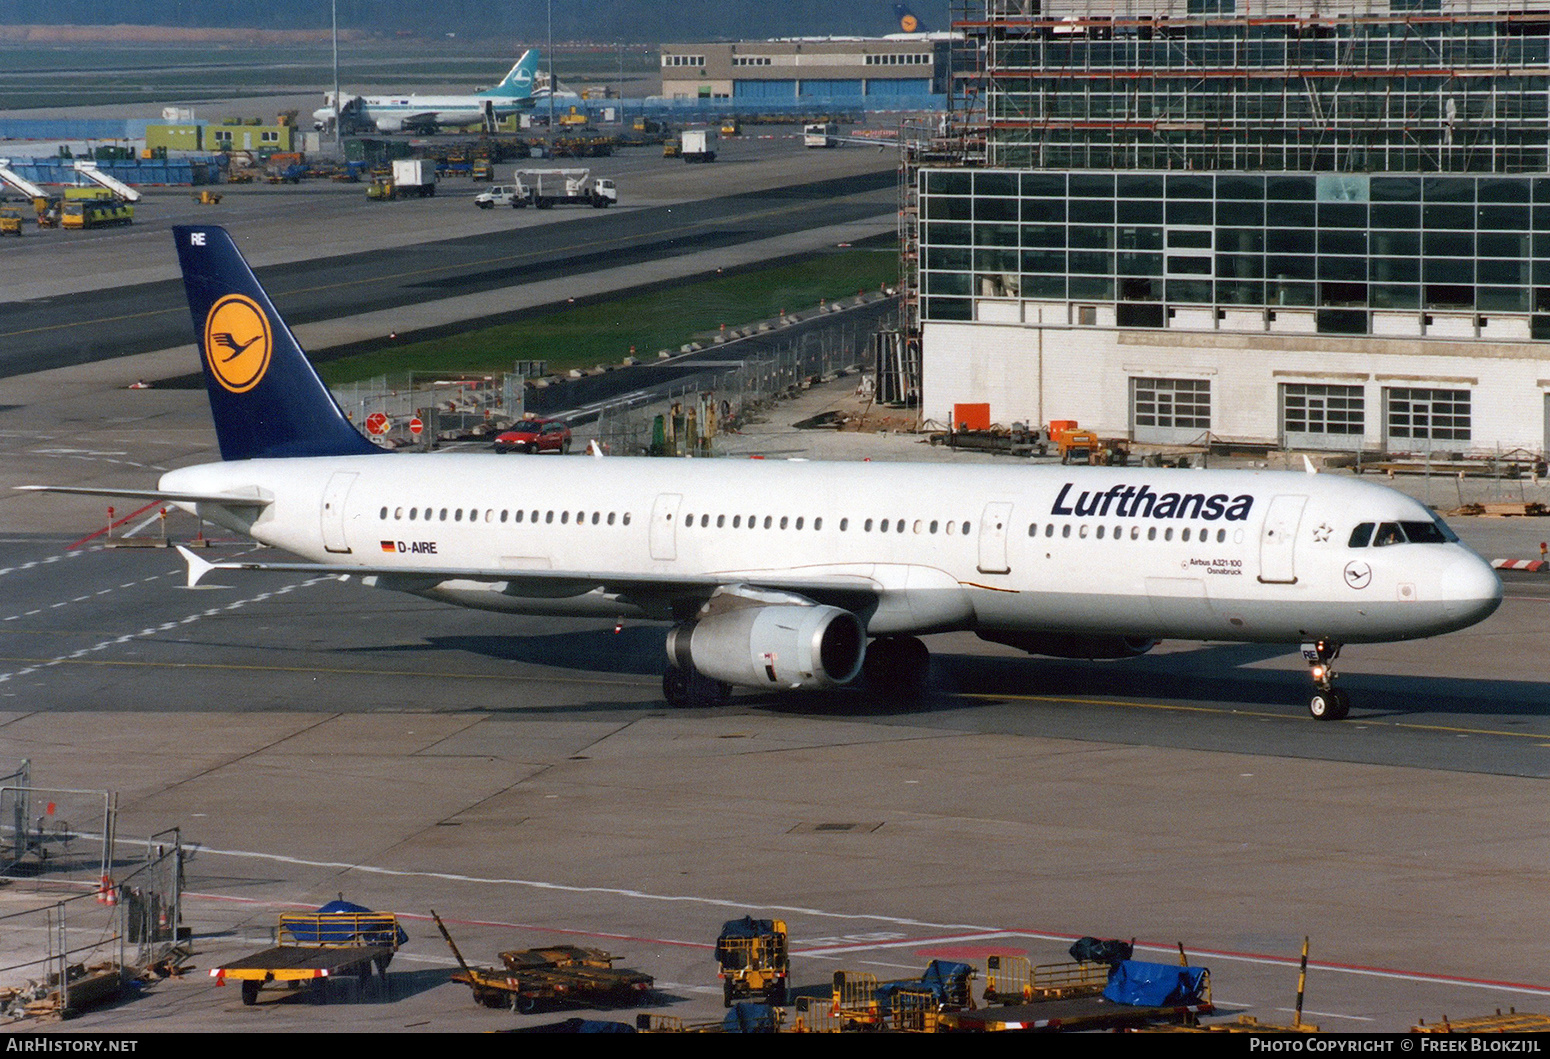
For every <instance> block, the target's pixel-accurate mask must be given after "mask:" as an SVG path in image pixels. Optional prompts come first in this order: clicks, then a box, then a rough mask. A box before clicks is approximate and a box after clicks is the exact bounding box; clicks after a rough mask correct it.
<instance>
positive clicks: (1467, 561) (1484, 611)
mask: <svg viewBox="0 0 1550 1059" xmlns="http://www.w3.org/2000/svg"><path fill="white" fill-rule="evenodd" d="M1437 587H1438V594H1439V595H1440V596H1441V597H1442V599H1443V601H1444V603H1443V606H1444V609H1446V610H1447V612H1448V614H1449V616H1450V617H1453V618H1456V619H1459V620H1460V621H1461V622H1462V623H1463V624H1465V625H1473V624H1474V623H1475V622H1478V621H1484V620H1485V619H1486V618H1488V617H1490V616H1491V613H1492V612H1493V611H1495V610H1496V608H1497V607H1499V606H1501V602H1502V580H1501V578H1499V577H1497V576H1496V571H1495V570H1492V569H1491V567H1490V564H1489V563H1487V562H1486V561H1485V560H1484V559H1481V558H1479V557H1477V556H1473V555H1471V556H1467V557H1465V558H1461V559H1458V560H1457V561H1455V562H1453V563H1452V564H1451V565H1449V566H1448V567H1446V568H1445V569H1444V570H1443V572H1442V577H1441V579H1440V580H1439V582H1438V586H1437Z"/></svg>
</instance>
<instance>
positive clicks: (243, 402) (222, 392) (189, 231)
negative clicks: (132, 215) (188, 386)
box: [172, 225, 384, 460]
mask: <svg viewBox="0 0 1550 1059" xmlns="http://www.w3.org/2000/svg"><path fill="white" fill-rule="evenodd" d="M172 232H173V238H174V239H175V240H176V242H177V246H178V262H179V264H181V265H182V268H183V287H184V290H185V291H186V292H187V294H188V311H189V313H190V315H191V316H192V317H193V320H194V334H195V336H196V338H197V341H198V344H199V353H200V362H201V364H202V365H203V367H204V377H205V389H206V390H208V391H209V394H210V412H211V415H212V416H213V417H214V419H215V433H216V437H217V439H218V440H219V441H220V445H221V459H223V460H250V459H259V458H275V457H284V456H355V455H365V454H368V453H380V452H382V451H384V450H382V449H379V448H378V447H377V446H375V445H373V444H372V443H371V442H369V441H367V440H366V439H365V438H364V437H362V436H361V434H360V432H359V431H358V430H356V429H355V427H354V426H352V425H351V424H350V421H349V419H348V418H346V417H345V414H344V412H343V411H342V410H341V409H340V407H339V404H338V402H336V401H335V400H334V396H333V394H331V393H329V391H328V387H327V386H325V385H323V381H322V380H321V379H319V378H318V375H317V372H316V371H314V370H313V368H312V364H311V362H310V361H308V360H307V355H306V354H305V353H303V352H302V349H301V346H300V345H299V344H298V343H297V341H296V337H295V336H294V335H292V334H291V329H290V328H289V327H287V326H286V324H285V321H284V320H283V319H281V317H280V313H279V312H278V311H277V310H276V309H275V307H274V303H272V302H271V301H270V300H269V295H267V294H266V293H264V288H263V287H262V286H260V285H259V282H258V277H257V276H255V275H253V270H252V269H251V268H249V267H248V263H247V262H246V261H245V260H243V258H242V254H241V253H240V252H239V251H238V250H237V245H236V244H235V243H234V242H232V238H231V236H230V235H229V234H227V232H226V229H224V228H220V227H216V226H213V225H211V226H204V225H175V226H174V227H173V229H172Z"/></svg>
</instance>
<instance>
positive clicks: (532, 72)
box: [312, 49, 540, 133]
mask: <svg viewBox="0 0 1550 1059" xmlns="http://www.w3.org/2000/svg"><path fill="white" fill-rule="evenodd" d="M539 76H540V75H539V72H538V52H536V51H533V50H531V49H529V50H528V51H525V52H523V53H522V57H521V58H520V59H518V60H517V62H516V65H515V66H513V67H512V68H511V69H510V70H509V71H507V73H506V76H505V77H503V78H501V81H500V83H499V84H497V85H496V86H495V87H494V88H491V89H488V90H485V91H482V92H476V93H474V94H472V95H458V96H416V95H397V96H354V97H348V98H346V99H345V100H344V104H343V114H342V116H343V118H344V120H345V122H346V123H355V124H362V125H374V126H376V128H377V131H378V132H426V133H431V132H435V131H436V130H437V129H439V128H460V127H462V126H465V125H477V124H480V123H481V122H483V123H484V124H486V125H487V126H493V125H494V124H495V123H496V122H498V121H500V120H502V119H504V118H507V117H510V116H511V115H512V114H515V113H516V112H518V111H522V110H531V109H532V108H533V105H534V102H535V98H536V97H535V94H534V91H533V88H534V81H535V79H537V78H538V77H539ZM323 102H324V106H322V107H320V108H319V109H317V110H315V111H313V112H312V117H313V125H314V127H315V128H317V129H318V130H319V131H322V130H324V129H326V128H328V126H329V123H330V122H332V121H333V120H334V118H335V109H334V94H333V93H332V92H325V93H324V94H323Z"/></svg>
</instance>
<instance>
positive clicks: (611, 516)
mask: <svg viewBox="0 0 1550 1059" xmlns="http://www.w3.org/2000/svg"><path fill="white" fill-rule="evenodd" d="M518 514H520V512H518ZM608 524H609V525H610V526H612V525H613V524H614V513H613V512H612V511H610V512H609V513H608Z"/></svg>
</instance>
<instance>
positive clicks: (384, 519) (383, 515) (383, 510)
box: [377, 508, 387, 522]
mask: <svg viewBox="0 0 1550 1059" xmlns="http://www.w3.org/2000/svg"><path fill="white" fill-rule="evenodd" d="M377 517H378V518H380V519H382V520H383V521H384V522H386V521H387V508H383V509H382V514H380V515H378V516H377Z"/></svg>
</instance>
